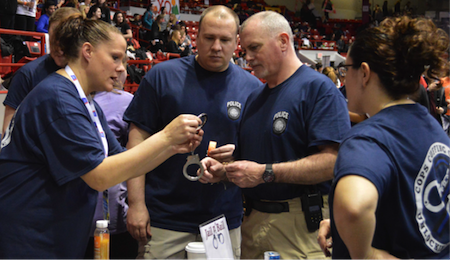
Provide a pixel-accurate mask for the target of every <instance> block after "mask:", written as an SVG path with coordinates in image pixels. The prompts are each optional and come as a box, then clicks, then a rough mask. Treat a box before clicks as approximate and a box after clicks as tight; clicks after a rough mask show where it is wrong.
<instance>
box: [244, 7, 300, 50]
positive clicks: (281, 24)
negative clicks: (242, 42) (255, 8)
mask: <svg viewBox="0 0 450 260" xmlns="http://www.w3.org/2000/svg"><path fill="white" fill-rule="evenodd" d="M254 19H258V20H259V21H260V25H262V32H261V33H265V34H268V35H270V36H271V37H275V36H276V35H278V34H280V33H287V34H288V35H289V39H290V41H291V44H292V45H294V35H293V34H292V29H291V26H290V25H289V22H288V21H287V20H286V18H284V16H282V15H281V14H279V13H277V12H274V11H264V12H259V13H256V14H254V15H252V16H250V17H249V18H248V19H247V20H245V21H244V23H242V25H241V33H242V32H243V31H244V29H245V27H246V26H247V24H248V23H249V22H250V21H252V20H254Z"/></svg>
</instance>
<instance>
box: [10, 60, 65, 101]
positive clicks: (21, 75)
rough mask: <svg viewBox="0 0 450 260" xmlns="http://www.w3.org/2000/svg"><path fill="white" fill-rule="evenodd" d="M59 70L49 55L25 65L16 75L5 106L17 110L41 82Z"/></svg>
mask: <svg viewBox="0 0 450 260" xmlns="http://www.w3.org/2000/svg"><path fill="white" fill-rule="evenodd" d="M58 69H59V67H58V65H56V63H55V61H54V60H53V59H52V57H51V56H50V55H49V54H47V55H44V56H42V57H39V58H37V59H36V60H34V61H31V62H29V63H27V64H25V65H24V66H23V67H22V68H20V69H19V70H18V71H17V72H16V73H15V74H14V76H13V79H12V80H11V85H10V86H9V88H8V95H6V98H5V100H4V101H3V105H5V106H6V105H8V106H10V107H12V108H14V109H17V107H18V106H19V105H20V103H21V102H22V100H23V99H24V98H25V97H26V96H27V95H28V93H30V91H31V90H32V89H33V88H34V87H36V86H37V84H39V82H41V81H42V80H43V79H45V78H46V77H47V76H48V75H50V74H52V73H53V72H55V71H57V70H58Z"/></svg>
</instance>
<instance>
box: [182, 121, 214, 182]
mask: <svg viewBox="0 0 450 260" xmlns="http://www.w3.org/2000/svg"><path fill="white" fill-rule="evenodd" d="M198 117H199V118H200V119H201V120H202V123H201V125H199V126H198V127H197V130H200V129H201V128H202V127H203V126H204V125H205V124H206V121H207V120H208V115H207V114H206V113H202V114H200V115H198ZM192 164H197V165H198V166H199V167H200V175H198V176H191V175H189V174H188V173H187V168H188V167H189V166H190V165H192ZM203 173H205V169H203V165H202V164H201V163H200V158H199V157H198V154H194V150H192V151H191V155H189V156H188V157H187V162H186V164H184V167H183V174H184V177H186V179H188V180H190V181H197V180H199V179H200V178H201V177H202V176H203Z"/></svg>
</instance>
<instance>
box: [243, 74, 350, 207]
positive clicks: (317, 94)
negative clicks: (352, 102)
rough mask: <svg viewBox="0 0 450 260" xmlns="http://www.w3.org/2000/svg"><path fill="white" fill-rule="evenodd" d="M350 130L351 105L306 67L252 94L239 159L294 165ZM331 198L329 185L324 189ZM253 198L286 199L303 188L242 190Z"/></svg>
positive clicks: (276, 186)
mask: <svg viewBox="0 0 450 260" xmlns="http://www.w3.org/2000/svg"><path fill="white" fill-rule="evenodd" d="M349 130H350V119H349V116H348V110H347V104H346V102H345V99H344V97H343V96H342V95H341V93H339V90H338V89H337V88H336V86H335V85H334V84H333V83H332V82H331V81H330V80H329V79H328V78H327V77H326V76H324V75H322V74H320V73H318V72H315V71H314V70H313V69H311V68H309V67H307V66H301V67H300V68H299V69H298V70H297V71H296V72H295V73H294V74H293V75H292V76H291V77H290V78H288V79H287V80H286V81H284V82H283V83H281V84H280V85H278V86H276V87H275V88H273V89H270V88H268V87H267V86H266V87H265V88H263V89H260V90H257V91H255V92H254V93H252V94H251V96H250V97H249V99H248V101H247V106H246V108H245V109H244V113H243V115H242V120H241V127H240V130H239V131H240V132H239V141H238V147H237V148H236V153H235V155H236V158H238V159H242V160H250V161H255V162H258V163H278V162H288V161H295V160H298V159H301V158H304V157H306V156H308V155H311V154H314V153H317V152H318V150H317V146H319V145H327V144H333V143H340V142H341V140H342V139H343V137H344V135H345V134H346V133H347V132H348V131H349ZM319 188H321V191H322V194H328V191H329V184H325V183H324V184H321V185H319ZM243 192H244V194H245V195H246V196H247V197H249V198H251V199H254V200H258V199H266V200H285V199H292V198H295V197H299V196H300V195H301V189H300V185H295V184H284V183H270V184H260V185H258V186H256V187H254V188H249V189H243Z"/></svg>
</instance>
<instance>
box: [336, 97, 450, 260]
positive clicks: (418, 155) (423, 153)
mask: <svg viewBox="0 0 450 260" xmlns="http://www.w3.org/2000/svg"><path fill="white" fill-rule="evenodd" d="M449 165H450V139H449V138H448V136H447V135H446V133H445V132H444V131H443V130H442V127H441V126H440V125H439V124H438V122H437V121H436V120H435V119H434V118H433V117H432V116H431V115H430V114H429V113H428V111H427V110H426V109H425V108H424V107H423V106H421V105H419V104H412V105H411V104H410V105H397V106H393V107H388V108H386V109H383V110H381V111H380V112H379V113H377V114H376V115H374V116H373V117H371V118H369V119H368V120H365V121H363V122H361V123H359V124H357V125H356V126H354V127H353V128H352V130H351V132H350V133H349V134H348V135H347V136H346V138H345V139H344V141H343V142H342V144H341V145H340V148H339V154H338V158H337V161H336V165H335V180H334V182H333V186H332V190H331V193H330V199H329V202H330V215H331V221H332V236H333V258H338V259H342V258H350V255H349V252H348V250H347V247H346V246H345V244H344V243H343V241H342V239H341V238H340V236H339V234H338V232H337V230H336V227H335V224H334V219H333V210H332V209H333V197H334V189H335V187H336V183H337V182H338V181H339V180H340V179H341V178H342V177H344V176H347V175H358V176H361V177H364V178H366V179H367V180H369V181H370V182H372V183H373V184H374V185H375V187H376V188H377V191H378V205H377V209H376V213H375V215H376V228H375V234H374V238H373V242H372V246H373V247H375V248H378V249H382V250H386V251H387V252H389V253H390V254H392V255H394V256H396V257H398V258H402V259H411V258H413V259H414V258H415V259H424V258H445V259H449V243H450V242H449V214H450V212H449V207H450V206H449V205H450V202H449ZM355 232H358V231H357V230H355Z"/></svg>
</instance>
